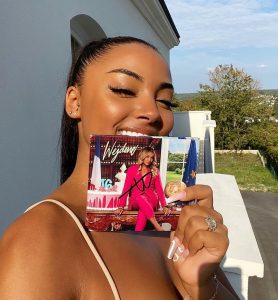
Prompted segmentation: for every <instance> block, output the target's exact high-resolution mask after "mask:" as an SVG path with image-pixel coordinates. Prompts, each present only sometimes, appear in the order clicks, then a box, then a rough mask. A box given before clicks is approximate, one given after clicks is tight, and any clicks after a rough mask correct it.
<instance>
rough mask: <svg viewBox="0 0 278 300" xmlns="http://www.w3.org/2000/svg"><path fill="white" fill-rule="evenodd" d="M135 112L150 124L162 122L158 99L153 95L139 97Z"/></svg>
mask: <svg viewBox="0 0 278 300" xmlns="http://www.w3.org/2000/svg"><path fill="white" fill-rule="evenodd" d="M134 112H135V114H136V117H137V118H138V119H142V120H145V121H146V122H147V123H149V124H161V122H162V120H161V115H160V111H159V109H158V107H157V104H156V101H155V100H154V99H153V98H151V97H146V96H145V97H140V98H138V99H137V103H136V106H135V107H134Z"/></svg>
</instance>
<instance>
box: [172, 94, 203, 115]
mask: <svg viewBox="0 0 278 300" xmlns="http://www.w3.org/2000/svg"><path fill="white" fill-rule="evenodd" d="M190 95H192V96H190ZM174 103H175V105H176V107H175V108H174V109H173V111H190V110H191V111H192V110H202V109H203V108H202V106H201V103H200V101H199V99H198V97H197V94H189V95H188V96H186V97H184V98H182V96H179V97H178V96H177V95H176V94H175V95H174Z"/></svg>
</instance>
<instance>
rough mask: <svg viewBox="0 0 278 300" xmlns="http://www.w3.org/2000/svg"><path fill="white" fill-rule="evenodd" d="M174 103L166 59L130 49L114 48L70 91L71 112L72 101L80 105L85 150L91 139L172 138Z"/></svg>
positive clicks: (134, 47)
mask: <svg viewBox="0 0 278 300" xmlns="http://www.w3.org/2000/svg"><path fill="white" fill-rule="evenodd" d="M75 94H76V95H75ZM75 96H76V98H74V97H75ZM172 97H173V88H172V84H171V75H170V72H169V69H168V66H167V64H166V63H165V61H164V59H163V58H162V57H161V56H160V55H159V54H158V53H157V52H156V51H154V50H153V49H151V48H149V47H147V46H144V45H141V44H138V43H132V44H123V45H119V46H116V47H113V48H112V49H111V50H108V51H107V52H106V53H105V54H104V55H103V56H101V57H100V58H98V59H97V60H96V61H93V62H92V63H91V64H90V65H88V67H87V68H86V70H85V73H84V79H83V82H82V85H81V86H80V87H79V88H77V89H76V88H69V89H68V91H67V105H71V106H72V105H73V104H74V101H75V100H74V101H73V99H76V103H78V105H80V106H79V108H78V118H79V119H80V121H79V123H78V127H79V137H80V144H79V146H82V144H84V143H86V144H88V143H89V136H90V134H113V135H114V134H118V135H119V134H121V135H126V134H131V135H152V136H157V135H162V136H163V135H168V133H169V132H170V130H171V129H172V126H173V114H172V111H171V101H172Z"/></svg>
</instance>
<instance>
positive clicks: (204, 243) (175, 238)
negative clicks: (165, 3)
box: [168, 205, 229, 299]
mask: <svg viewBox="0 0 278 300" xmlns="http://www.w3.org/2000/svg"><path fill="white" fill-rule="evenodd" d="M208 216H211V217H212V218H213V219H214V220H215V221H216V229H215V230H214V229H213V228H212V227H211V228H210V230H212V231H209V225H208V223H207V222H208V221H206V218H207V217H208ZM228 245H229V240H228V231H227V228H226V226H225V225H223V219H222V216H221V215H220V214H219V213H218V212H216V211H215V210H213V209H212V208H208V207H204V206H203V207H202V206H199V205H192V206H186V207H184V208H183V210H182V212H181V215H180V217H179V223H178V226H177V230H176V232H173V233H172V238H171V244H170V249H169V253H168V258H170V259H173V263H174V268H175V269H176V271H177V272H178V274H179V276H180V278H181V280H182V282H183V284H184V286H185V288H186V290H187V291H188V292H189V294H191V296H194V297H195V295H196V293H197V294H198V293H199V291H200V290H201V289H206V288H207V289H208V290H209V291H210V293H211V294H212V293H213V290H214V289H215V282H214V280H213V275H214V273H215V272H216V270H217V269H218V266H219V263H220V262H221V260H222V258H223V257H224V255H225V253H226V251H227V248H228ZM210 293H209V292H208V294H210ZM198 299H199V298H198Z"/></svg>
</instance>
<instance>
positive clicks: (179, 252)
mask: <svg viewBox="0 0 278 300" xmlns="http://www.w3.org/2000/svg"><path fill="white" fill-rule="evenodd" d="M183 252H184V246H183V245H180V246H179V247H178V248H177V250H176V252H175V254H174V258H173V261H174V262H176V261H178V260H179V258H180V257H181V256H182V254H183Z"/></svg>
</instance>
